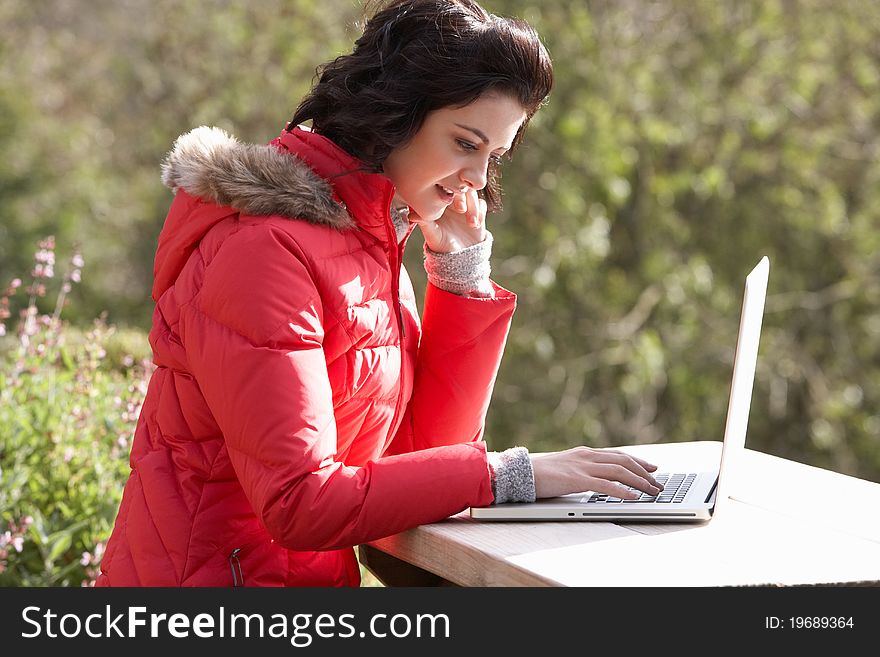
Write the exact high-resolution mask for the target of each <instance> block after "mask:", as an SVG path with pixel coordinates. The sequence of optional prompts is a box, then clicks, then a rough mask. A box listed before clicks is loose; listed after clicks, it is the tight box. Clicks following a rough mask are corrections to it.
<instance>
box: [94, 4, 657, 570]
mask: <svg viewBox="0 0 880 657" xmlns="http://www.w3.org/2000/svg"><path fill="white" fill-rule="evenodd" d="M551 84H552V71H551V63H550V58H549V56H548V54H547V52H546V50H545V49H544V47H543V45H542V44H541V42H540V40H539V38H538V36H537V35H536V33H535V32H534V31H533V30H532V28H531V27H529V26H528V25H527V24H525V23H523V22H521V21H518V20H513V19H507V18H500V17H497V16H494V15H491V14H489V13H487V12H486V11H485V10H483V9H482V8H481V7H480V6H479V5H478V4H477V3H476V2H473V1H472V0H396V1H393V2H385V3H383V4H382V6H381V7H380V8H379V11H377V12H376V13H375V14H374V16H373V17H372V18H371V19H370V20H369V21H368V22H367V24H366V26H365V30H364V33H363V35H362V36H361V37H360V38H359V39H358V40H357V42H356V43H355V46H354V50H353V52H352V53H351V54H349V55H346V56H344V57H340V58H338V59H336V60H335V61H333V62H331V63H330V64H327V65H326V66H324V67H323V69H322V72H321V75H320V78H319V81H318V82H317V84H316V85H315V87H314V88H313V89H312V91H311V92H310V93H309V95H308V96H307V97H306V98H305V99H304V100H303V101H302V103H301V104H300V106H299V108H298V109H297V111H296V113H295V115H294V117H293V120H292V121H291V122H290V123H289V124H288V125H287V127H286V128H285V129H284V130H283V131H282V133H281V135H280V136H279V137H278V138H277V139H275V140H274V141H272V142H271V143H270V144H268V145H246V144H242V143H240V142H238V141H236V140H235V139H233V138H232V137H230V136H228V135H227V134H225V133H224V132H222V131H220V130H217V129H211V128H204V127H203V128H198V129H196V130H193V131H192V132H190V133H188V134H186V135H183V136H182V137H180V138H179V139H178V140H177V142H176V144H175V145H174V148H173V150H172V151H171V153H170V154H169V156H168V158H167V160H166V161H165V163H164V165H163V180H164V182H165V184H166V185H168V186H169V187H170V188H171V189H172V190H174V191H175V192H176V195H175V198H174V202H173V204H172V205H171V208H170V211H169V214H168V217H167V219H166V222H165V226H164V228H163V230H162V233H161V235H160V237H159V246H158V250H157V253H156V261H155V282H154V287H153V298H154V300H155V302H156V310H155V314H154V317H153V329H152V331H151V333H150V341H151V344H152V347H153V353H154V360H155V363H156V365H157V366H158V369H157V370H156V372H155V373H154V375H153V378H152V380H151V383H150V387H149V391H148V393H147V397H146V400H145V402H144V405H143V410H142V412H141V415H140V419H139V423H138V428H137V431H136V434H135V438H134V443H133V447H132V451H131V468H132V472H131V477H130V479H129V481H128V483H127V484H126V487H125V491H124V494H123V499H122V504H121V506H120V509H119V514H118V516H117V520H116V525H115V528H114V531H113V534H112V536H111V538H110V540H109V544H108V546H107V550H106V552H105V556H104V559H103V563H102V566H101V569H102V573H101V575H100V577H99V580H98V585H101V586H138V585H143V586H178V585H184V586H237V585H247V586H306V585H319V586H334V585H339V586H345V585H348V586H356V585H358V584H359V581H360V578H359V573H358V566H357V562H356V560H355V555H354V551H353V549H352V548H353V546H355V545H358V544H360V543H363V542H366V541H369V540H371V539H376V538H379V537H382V536H386V535H389V534H393V533H396V532H399V531H402V530H404V529H407V528H410V527H413V526H415V525H419V524H423V523H429V522H434V521H437V520H440V519H442V518H444V517H447V516H449V515H451V514H454V513H457V512H459V511H461V510H463V509H465V508H466V507H468V506H479V505H487V504H493V503H500V502H505V501H512V500H514V501H515V500H533V499H535V497H536V496H538V497H544V496H553V495H559V494H563V493H568V492H574V491H580V490H587V489H591V490H596V491H602V492H607V493H611V494H615V495H618V496H621V497H630V494H629V492H628V491H627V489H625V488H624V486H622V485H621V484H626V485H630V486H633V487H635V488H637V489H640V490H643V491H646V492H650V493H656V492H658V490H659V488H658V486H657V482H656V481H655V480H654V478H653V477H652V476H651V475H650V474H649V472H651V471H653V470H654V469H655V468H654V466H652V465H650V464H648V463H646V462H644V461H641V460H639V459H635V458H632V457H630V456H627V455H625V454H623V453H620V452H616V451H614V450H593V449H589V448H586V447H580V448H575V449H573V450H568V451H565V452H559V453H553V454H547V455H542V456H531V455H529V453H528V452H527V450H526V449H525V448H522V447H517V448H513V449H510V450H507V451H505V452H502V453H500V454H499V453H493V452H487V449H486V445H485V443H484V442H483V441H482V436H483V428H484V420H485V415H486V412H487V408H488V405H489V399H490V396H491V392H492V388H493V384H494V381H495V377H496V374H497V371H498V365H499V362H500V359H501V355H502V351H503V348H504V343H505V340H506V337H507V332H508V329H509V325H510V321H511V316H512V314H513V311H514V306H515V301H516V297H515V295H514V294H513V293H511V292H509V291H507V290H505V289H504V288H502V287H500V286H498V285H497V284H495V283H494V282H493V281H491V280H490V278H489V273H490V270H489V256H490V252H491V247H492V236H491V233H490V232H489V231H488V230H487V229H486V214H487V211H489V210H491V209H493V208H495V207H497V206H498V203H499V189H498V186H497V184H496V181H495V179H494V174H495V172H496V170H497V166H498V163H499V161H500V160H501V159H502V158H503V157H506V156H507V155H508V154H509V153H510V152H511V151H512V150H513V149H514V148H515V147H516V145H517V143H518V142H519V141H520V139H521V138H522V134H523V131H524V129H525V127H526V124H527V123H528V121H529V119H530V118H531V116H532V115H533V114H534V113H535V111H536V110H537V109H538V108H539V107H540V105H541V104H542V103H543V102H544V101H545V99H546V98H547V96H548V94H549V92H550V88H551ZM306 122H310V127H309V128H306V127H304V126H303V125H301V124H303V123H306ZM415 226H418V227H419V229H420V230H421V231H422V234H423V235H424V242H425V267H426V270H427V273H428V280H429V283H428V288H427V290H426V294H425V303H424V316H423V318H422V320H421V322H420V320H419V317H418V314H417V309H416V304H415V297H414V294H413V290H412V286H411V284H410V281H409V278H408V277H407V274H406V271H405V270H404V268H403V267H402V265H401V261H402V254H403V250H404V247H405V245H406V241H407V238H408V237H409V235H410V233H411V232H412V230H413V229H414V227H415Z"/></svg>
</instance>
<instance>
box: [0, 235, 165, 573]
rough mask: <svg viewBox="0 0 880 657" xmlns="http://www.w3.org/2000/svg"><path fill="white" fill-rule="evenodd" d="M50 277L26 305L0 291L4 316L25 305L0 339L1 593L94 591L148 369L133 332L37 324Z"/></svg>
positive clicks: (54, 319) (52, 321)
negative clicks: (14, 589) (15, 589)
mask: <svg viewBox="0 0 880 657" xmlns="http://www.w3.org/2000/svg"><path fill="white" fill-rule="evenodd" d="M41 253H42V254H43V256H44V257H45V258H48V257H51V256H49V254H50V253H51V250H50V249H43V250H41ZM48 278H49V277H47V276H45V275H42V276H38V277H37V278H36V279H35V281H34V284H33V285H32V286H30V288H29V290H28V292H29V295H30V298H29V299H26V300H25V299H21V297H22V295H21V294H18V292H19V289H10V290H7V293H8V294H7V296H5V297H4V298H3V302H4V303H3V304H2V305H0V308H4V309H7V311H8V312H9V314H10V315H12V314H13V313H12V310H14V309H15V308H16V305H17V304H16V303H15V302H16V301H21V303H20V304H18V305H21V306H23V308H22V309H21V314H20V318H21V319H20V321H19V322H18V323H17V328H16V331H15V332H14V334H12V335H7V336H5V337H4V338H2V342H0V585H2V586H9V585H15V586H79V585H81V584H82V585H89V584H91V583H93V581H94V578H95V577H96V570H97V568H96V566H97V564H98V563H99V561H100V558H101V554H102V552H103V546H104V544H105V542H106V540H107V538H108V537H109V534H110V530H111V529H112V526H113V520H114V518H115V516H116V510H117V507H118V505H119V501H120V496H121V492H122V486H123V484H124V482H125V480H126V478H127V477H128V470H129V468H128V458H127V456H128V449H129V443H130V440H131V437H132V435H133V430H134V424H135V422H136V420H137V415H138V413H139V411H140V404H141V401H142V399H143V397H144V395H145V393H146V382H147V375H148V373H149V371H150V370H151V366H150V364H149V362H148V361H146V360H139V359H140V358H142V357H143V355H144V353H145V351H146V349H145V344H144V341H143V337H144V336H143V335H142V334H138V337H139V340H138V339H137V338H136V339H132V337H131V336H124V338H125V339H122V340H120V339H119V337H118V336H116V335H115V333H116V331H115V329H114V328H113V327H111V326H108V325H107V324H106V323H105V322H104V321H102V320H98V321H96V322H95V323H94V326H93V328H92V329H91V330H89V331H86V332H83V331H79V330H77V329H74V328H71V327H69V326H67V325H65V324H64V323H63V322H62V321H61V320H60V318H59V316H58V314H60V310H59V313H58V314H56V315H54V316H50V315H40V314H39V313H38V311H37V307H36V298H37V297H39V296H41V295H44V294H45V286H46V284H47V283H48V282H49V280H48ZM68 282H69V280H68V279H65V280H64V283H62V291H63V290H64V289H66V285H65V283H68ZM61 294H62V295H63V292H62V293H61ZM63 305H64V300H63V296H62V297H61V298H60V299H59V304H58V307H59V309H60V308H61V307H62V306H63ZM4 314H6V313H5V312H4ZM128 348H131V349H130V350H129V349H128ZM111 350H113V351H114V352H115V358H111V357H110V355H109V352H111Z"/></svg>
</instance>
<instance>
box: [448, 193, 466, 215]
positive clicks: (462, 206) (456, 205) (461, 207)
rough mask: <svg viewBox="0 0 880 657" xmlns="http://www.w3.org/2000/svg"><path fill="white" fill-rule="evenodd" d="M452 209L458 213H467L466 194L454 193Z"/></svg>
mask: <svg viewBox="0 0 880 657" xmlns="http://www.w3.org/2000/svg"><path fill="white" fill-rule="evenodd" d="M452 209H453V210H454V211H455V212H457V213H458V214H463V215H467V213H468V199H467V194H466V193H465V194H456V195H455V197H454V198H453V201H452Z"/></svg>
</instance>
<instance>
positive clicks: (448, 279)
mask: <svg viewBox="0 0 880 657" xmlns="http://www.w3.org/2000/svg"><path fill="white" fill-rule="evenodd" d="M424 250H425V271H426V272H427V274H428V280H429V281H430V282H431V283H432V284H433V285H435V286H436V287H439V288H440V289H441V290H446V291H447V292H452V293H453V294H460V295H462V296H480V297H487V296H488V297H491V296H494V288H493V287H492V282H491V281H490V280H489V275H490V274H491V267H490V265H489V257H490V256H491V255H492V233H490V232H489V231H486V239H484V240H483V241H482V242H480V243H479V244H474V245H473V246H469V247H467V248H465V249H462V250H461V251H453V252H452V253H436V252H434V251H432V250H431V249H429V248H428V246H427V245H425V249H424Z"/></svg>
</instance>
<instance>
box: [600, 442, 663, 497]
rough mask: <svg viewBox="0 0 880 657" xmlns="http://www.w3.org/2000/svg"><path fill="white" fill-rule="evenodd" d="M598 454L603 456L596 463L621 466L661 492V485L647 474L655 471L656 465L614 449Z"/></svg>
mask: <svg viewBox="0 0 880 657" xmlns="http://www.w3.org/2000/svg"><path fill="white" fill-rule="evenodd" d="M600 454H603V455H604V458H603V459H602V460H601V461H600V460H598V459H597V462H611V463H616V464H618V465H622V466H623V467H625V468H628V469H629V470H632V471H633V472H635V473H636V474H637V475H639V476H640V477H642V478H644V479H647V480H648V481H650V482H651V484H653V485H654V486H657V487H658V488H660V490H663V484H661V483H660V482H659V481H657V480H656V479H654V477H652V476H651V475H650V474H649V472H654V471H655V470H657V466H656V465H653V464H651V463H648V462H647V461H645V460H644V459H640V458H638V457H636V456H632V455H631V454H627V453H626V452H620V451H618V450H616V449H603V450H600ZM606 459H607V460H606Z"/></svg>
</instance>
